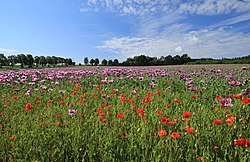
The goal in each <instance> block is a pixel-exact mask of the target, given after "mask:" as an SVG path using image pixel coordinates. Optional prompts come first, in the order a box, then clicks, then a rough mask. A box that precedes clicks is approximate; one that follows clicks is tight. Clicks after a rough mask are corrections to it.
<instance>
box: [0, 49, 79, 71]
mask: <svg viewBox="0 0 250 162" xmlns="http://www.w3.org/2000/svg"><path fill="white" fill-rule="evenodd" d="M16 64H20V66H21V68H23V67H24V65H26V66H28V67H29V68H31V67H33V66H34V65H35V66H37V67H38V66H42V67H45V66H50V65H53V66H54V67H55V66H58V65H65V66H68V65H75V62H73V61H72V59H71V58H63V57H56V56H46V57H45V56H35V57H33V56H32V55H31V54H26V55H25V54H17V55H10V56H8V57H6V56H5V55H4V54H2V53H0V67H2V66H15V65H16Z"/></svg>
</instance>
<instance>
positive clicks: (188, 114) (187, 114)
mask: <svg viewBox="0 0 250 162" xmlns="http://www.w3.org/2000/svg"><path fill="white" fill-rule="evenodd" d="M183 116H184V117H185V118H189V117H191V116H192V113H191V112H184V113H183Z"/></svg>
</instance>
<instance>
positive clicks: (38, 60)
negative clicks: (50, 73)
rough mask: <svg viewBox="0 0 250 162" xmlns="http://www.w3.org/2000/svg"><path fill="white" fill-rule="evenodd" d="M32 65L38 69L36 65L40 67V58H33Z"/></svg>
mask: <svg viewBox="0 0 250 162" xmlns="http://www.w3.org/2000/svg"><path fill="white" fill-rule="evenodd" d="M34 63H35V64H36V66H37V67H38V65H40V57H39V56H35V57H34Z"/></svg>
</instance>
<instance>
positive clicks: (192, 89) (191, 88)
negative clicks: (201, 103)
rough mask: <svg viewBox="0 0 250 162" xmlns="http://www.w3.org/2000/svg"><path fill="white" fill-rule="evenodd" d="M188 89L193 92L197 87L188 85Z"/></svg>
mask: <svg viewBox="0 0 250 162" xmlns="http://www.w3.org/2000/svg"><path fill="white" fill-rule="evenodd" d="M188 89H189V90H191V91H194V92H196V91H197V90H198V88H197V87H190V88H188Z"/></svg>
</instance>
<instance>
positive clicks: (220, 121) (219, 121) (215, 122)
mask: <svg viewBox="0 0 250 162" xmlns="http://www.w3.org/2000/svg"><path fill="white" fill-rule="evenodd" d="M214 124H222V120H214Z"/></svg>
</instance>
